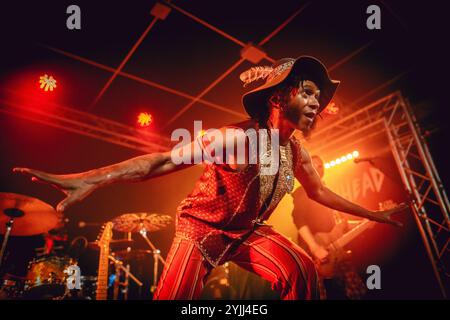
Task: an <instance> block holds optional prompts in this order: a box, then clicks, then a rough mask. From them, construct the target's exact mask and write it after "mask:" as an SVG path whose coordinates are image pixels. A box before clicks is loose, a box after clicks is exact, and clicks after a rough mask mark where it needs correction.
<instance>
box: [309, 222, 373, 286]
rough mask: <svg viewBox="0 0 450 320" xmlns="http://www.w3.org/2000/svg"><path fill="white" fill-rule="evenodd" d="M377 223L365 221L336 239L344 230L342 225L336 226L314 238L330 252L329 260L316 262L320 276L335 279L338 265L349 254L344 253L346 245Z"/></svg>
mask: <svg viewBox="0 0 450 320" xmlns="http://www.w3.org/2000/svg"><path fill="white" fill-rule="evenodd" d="M375 224H376V222H374V221H371V220H367V219H364V220H363V221H362V222H361V223H359V224H358V225H357V226H356V227H354V228H353V229H351V230H350V231H347V232H346V233H344V234H343V235H342V236H340V237H338V238H336V236H335V235H336V234H339V233H340V232H341V231H340V230H341V229H342V224H339V225H336V226H335V227H334V228H333V230H331V231H330V232H329V233H327V232H318V233H317V234H316V235H315V236H314V238H315V240H316V242H317V243H318V244H319V245H321V246H323V247H324V248H325V249H326V250H327V251H328V252H329V254H328V257H327V260H326V261H324V262H316V264H317V270H318V272H319V275H320V276H321V277H323V278H327V279H329V278H333V276H334V275H335V274H336V268H337V265H338V264H339V263H340V262H341V261H343V260H345V258H346V257H347V255H348V253H347V252H345V251H344V247H345V245H347V244H348V243H349V242H351V241H352V240H353V239H355V238H356V237H357V236H359V235H360V234H361V233H363V232H364V231H366V230H367V229H369V228H372V227H373V226H375ZM341 234H342V233H341Z"/></svg>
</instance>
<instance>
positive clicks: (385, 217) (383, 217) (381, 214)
mask: <svg viewBox="0 0 450 320" xmlns="http://www.w3.org/2000/svg"><path fill="white" fill-rule="evenodd" d="M408 209H409V206H408V205H407V204H405V203H402V204H400V205H399V206H398V207H395V208H392V209H389V210H381V211H374V212H373V213H372V214H371V215H370V219H371V220H373V221H377V222H382V223H389V224H392V225H394V226H397V227H403V224H402V223H401V222H399V221H395V220H392V216H393V215H395V214H398V213H401V212H405V211H406V210H408Z"/></svg>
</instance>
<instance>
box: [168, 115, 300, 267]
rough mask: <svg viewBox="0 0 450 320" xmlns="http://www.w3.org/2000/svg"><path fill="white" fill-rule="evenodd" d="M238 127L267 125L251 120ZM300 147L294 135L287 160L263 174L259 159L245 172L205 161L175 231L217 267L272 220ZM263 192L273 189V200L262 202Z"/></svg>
mask: <svg viewBox="0 0 450 320" xmlns="http://www.w3.org/2000/svg"><path fill="white" fill-rule="evenodd" d="M237 126H238V127H240V128H242V129H244V130H246V129H248V128H249V126H250V127H252V126H254V127H255V129H257V130H263V129H258V128H257V125H256V124H255V123H254V122H253V121H252V122H246V123H242V124H238V125H237ZM300 149H301V146H300V143H299V141H298V140H297V139H296V138H294V137H292V138H291V140H290V143H289V144H288V145H287V146H286V148H285V150H286V152H285V154H286V157H285V158H284V159H285V160H287V161H284V162H283V161H280V167H279V170H278V173H277V174H276V175H275V176H267V175H260V171H261V170H260V164H259V163H258V164H249V165H248V166H247V167H246V168H245V169H244V170H242V171H232V170H230V169H229V168H228V167H226V166H224V165H218V164H207V165H205V170H204V172H203V174H202V176H201V177H200V179H199V180H198V181H197V183H196V185H195V187H194V190H193V191H192V192H191V193H190V194H189V195H188V196H187V197H186V198H185V199H184V200H183V201H182V202H181V203H180V205H179V206H178V208H177V219H176V236H178V237H182V238H186V239H189V240H191V241H193V242H194V243H195V244H196V246H197V247H198V248H199V249H200V251H201V252H202V254H203V255H204V257H205V259H206V260H207V261H208V262H209V263H211V264H212V265H213V266H217V265H219V264H221V263H223V262H225V261H226V254H227V253H228V252H229V251H230V250H231V249H232V248H233V246H236V245H239V242H240V240H241V239H243V238H244V237H245V236H246V235H248V234H249V233H251V232H252V231H253V230H254V228H255V227H256V226H257V225H258V224H261V223H262V222H263V221H264V220H266V219H268V218H269V216H270V215H271V213H272V212H273V211H274V209H275V207H276V206H277V204H278V203H279V201H280V200H281V199H282V197H283V196H284V195H285V194H286V192H287V191H288V189H289V184H288V183H287V182H288V181H287V180H289V175H290V179H292V183H293V176H294V172H296V171H297V170H298V169H297V166H298V165H299V163H300V161H299V159H300V158H301V156H300ZM280 172H281V173H282V174H280ZM274 181H275V182H276V185H275V188H273V184H274ZM292 186H293V184H292ZM272 192H273V193H272ZM264 194H265V195H267V194H269V195H270V194H271V195H272V197H271V199H270V198H269V201H267V202H264V201H262V199H263V198H264Z"/></svg>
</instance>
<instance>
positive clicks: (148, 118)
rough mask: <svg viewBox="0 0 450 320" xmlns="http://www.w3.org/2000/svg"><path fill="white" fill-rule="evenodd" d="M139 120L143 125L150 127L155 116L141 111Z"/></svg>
mask: <svg viewBox="0 0 450 320" xmlns="http://www.w3.org/2000/svg"><path fill="white" fill-rule="evenodd" d="M137 122H138V124H139V125H140V126H141V127H148V126H149V125H150V124H151V123H152V122H153V117H152V115H151V114H150V113H147V112H141V113H139V115H138V118H137Z"/></svg>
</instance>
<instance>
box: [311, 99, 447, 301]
mask: <svg viewBox="0 0 450 320" xmlns="http://www.w3.org/2000/svg"><path fill="white" fill-rule="evenodd" d="M379 134H385V135H387V137H388V140H389V144H390V149H391V151H392V154H393V157H394V159H395V162H396V164H397V167H398V170H399V173H400V176H401V179H402V182H403V185H404V187H405V190H406V191H407V192H408V194H409V198H410V200H411V203H410V207H411V209H412V212H413V215H414V219H415V221H416V224H417V227H418V229H419V233H420V235H421V237H422V240H423V243H424V245H425V249H426V251H427V254H428V258H429V260H430V262H431V265H432V268H433V272H434V274H435V277H436V279H437V282H438V284H439V288H440V290H441V293H442V295H443V297H444V298H447V290H448V288H449V282H450V281H449V280H450V274H449V262H450V261H449V258H450V257H449V242H450V237H449V229H450V223H449V214H448V212H449V202H448V197H447V195H446V192H445V189H444V186H443V184H442V181H441V179H440V177H439V174H438V171H437V170H436V167H435V165H434V162H433V159H432V157H431V154H430V152H429V149H428V146H427V142H426V140H425V137H424V135H423V134H422V132H421V129H420V127H419V124H418V122H417V120H416V118H415V116H414V114H413V112H412V109H411V107H410V104H409V102H408V101H407V99H405V98H404V97H403V96H402V95H401V93H400V92H394V93H392V94H389V95H387V96H385V97H383V98H381V99H379V100H377V101H375V102H373V103H371V104H369V105H367V106H365V107H363V108H360V109H359V110H358V111H356V112H354V113H352V114H350V115H348V116H346V117H343V118H341V119H339V120H337V121H336V122H334V123H332V124H330V125H328V126H327V127H326V128H323V129H319V130H318V131H317V132H315V133H314V135H313V137H312V139H311V140H310V141H308V142H305V144H306V145H307V146H308V149H309V150H310V152H311V153H314V154H320V153H321V152H322V153H323V152H324V151H325V150H327V152H330V150H331V151H332V152H336V153H337V154H340V153H342V152H346V151H347V150H349V149H350V148H351V147H352V146H354V145H357V144H358V143H359V144H362V143H364V141H367V139H369V138H370V137H373V136H376V135H379ZM339 152H340V153H339Z"/></svg>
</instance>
